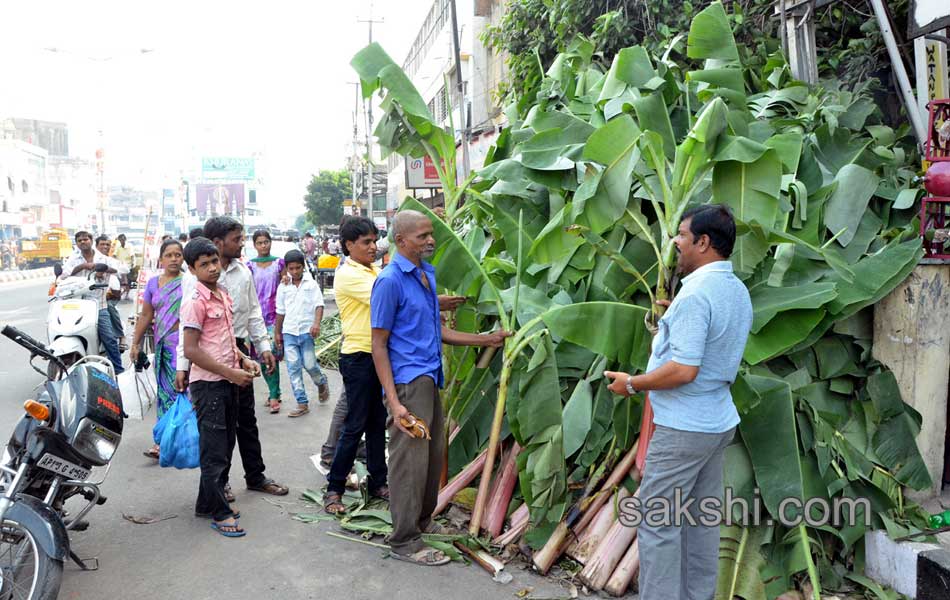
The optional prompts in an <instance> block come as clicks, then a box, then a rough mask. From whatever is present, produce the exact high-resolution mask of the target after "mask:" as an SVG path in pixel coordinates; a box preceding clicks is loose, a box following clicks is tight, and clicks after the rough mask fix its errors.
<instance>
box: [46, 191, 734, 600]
mask: <svg viewBox="0 0 950 600" xmlns="http://www.w3.org/2000/svg"><path fill="white" fill-rule="evenodd" d="M735 235H736V233H735V222H734V219H733V217H732V215H731V213H730V211H729V210H728V208H725V207H722V206H716V205H713V206H702V207H697V208H694V209H691V210H690V211H688V212H687V213H685V214H684V216H683V219H682V222H681V223H680V226H679V232H678V235H677V237H676V238H675V239H674V242H675V244H676V248H677V252H678V256H679V258H678V266H677V269H678V272H679V273H680V274H681V275H683V276H684V277H683V279H682V287H681V289H680V290H679V292H678V294H677V296H676V299H675V300H673V301H672V302H670V301H664V302H663V303H662V304H663V305H664V306H665V307H666V308H667V309H668V310H667V311H666V313H665V315H664V317H663V318H662V319H661V320H660V322H659V326H658V332H657V334H656V337H655V338H654V341H653V346H652V354H651V358H650V363H649V367H648V369H647V372H646V373H644V374H641V375H632V374H628V373H623V372H605V373H604V375H605V376H606V378H607V380H608V381H609V389H610V391H612V392H613V393H615V394H618V395H620V396H631V395H633V394H636V393H638V392H643V391H651V403H652V406H653V410H654V414H655V416H654V423H655V424H656V426H657V427H656V433H655V434H654V437H653V440H652V442H651V444H650V447H649V451H648V454H647V463H648V464H649V465H650V469H648V470H646V472H645V475H644V479H643V481H642V482H641V496H642V498H643V499H644V502H648V501H650V500H655V499H670V498H673V496H674V495H675V493H678V490H684V489H689V490H693V491H692V492H690V493H699V492H702V493H703V494H706V495H709V496H715V495H717V494H718V493H719V491H721V489H722V461H723V452H724V449H725V447H726V446H727V445H728V444H729V442H730V441H731V440H732V437H733V434H734V432H735V428H736V424H737V423H738V421H739V417H738V413H737V412H736V410H735V406H734V405H733V403H732V398H731V396H730V393H729V385H730V384H731V382H732V381H734V380H735V376H736V373H737V370H738V366H739V362H740V360H741V356H742V351H743V349H744V347H745V343H746V340H747V337H748V332H749V329H750V324H751V314H752V313H751V303H750V300H749V295H748V291H747V290H746V288H745V286H744V285H743V284H742V282H741V281H739V280H738V279H737V278H736V277H735V276H734V275H733V273H732V266H731V263H730V262H729V256H730V255H731V253H732V249H733V246H734V243H735ZM184 237H187V240H186V239H184ZM390 237H391V240H392V243H393V244H394V245H395V252H393V253H391V255H390V256H391V261H390V262H389V263H388V264H387V265H386V266H385V267H384V268H380V261H379V258H380V250H381V246H382V243H381V242H382V240H380V232H379V231H378V230H377V228H376V226H375V225H374V223H373V222H372V221H371V220H369V219H367V218H365V217H347V218H346V219H345V220H344V221H343V223H342V224H341V226H340V235H339V240H338V241H337V243H338V244H339V251H340V253H342V255H343V259H342V261H341V264H340V266H339V267H338V269H337V272H336V276H335V284H334V294H335V298H336V304H337V308H338V310H339V315H340V320H341V325H342V335H343V339H342V344H341V349H340V360H339V363H340V374H341V376H342V379H343V388H344V389H343V391H342V393H341V394H340V397H339V400H338V402H337V406H336V409H335V410H334V414H333V419H332V422H331V426H330V433H329V435H328V438H327V440H326V443H325V444H324V445H323V449H322V453H321V466H322V470H323V471H324V472H325V474H326V481H327V486H326V492H325V494H324V497H323V504H324V509H325V510H326V512H327V513H330V514H340V513H344V512H346V511H347V510H348V509H347V505H346V503H345V502H344V491H345V489H346V485H347V480H348V478H349V475H350V473H351V470H352V469H353V465H354V462H355V461H356V460H357V458H358V457H359V456H360V454H361V453H362V454H363V455H365V461H366V466H367V471H368V477H367V481H366V485H367V490H368V493H369V494H370V496H372V497H375V498H379V499H382V500H385V501H387V502H388V503H389V508H390V512H391V516H392V525H393V532H392V534H391V535H390V536H389V538H388V543H389V545H390V547H391V549H392V553H393V554H392V555H393V556H394V557H396V558H398V559H401V560H405V561H409V562H412V563H415V564H422V565H441V564H445V563H447V562H448V561H449V558H448V557H447V556H446V555H445V554H444V553H443V552H441V551H440V550H438V549H435V548H432V547H430V546H427V545H426V544H425V543H424V542H423V539H422V535H423V534H424V533H439V532H441V527H440V526H439V525H438V523H436V522H435V521H433V519H432V513H433V511H434V509H435V507H436V503H437V499H438V492H439V483H440V477H441V473H442V469H443V467H444V460H445V443H446V440H445V436H444V435H443V430H444V427H445V416H444V414H443V410H442V403H441V401H440V397H439V394H440V392H439V390H440V389H441V387H442V385H443V383H444V374H443V371H442V345H443V344H449V345H465V346H485V347H500V346H502V345H503V344H504V343H505V339H506V338H507V337H508V336H509V335H510V333H509V332H507V331H504V330H498V331H494V332H492V333H487V334H471V333H463V332H458V331H454V330H452V329H450V328H449V327H447V326H446V324H445V322H444V321H443V319H442V312H444V311H453V310H455V309H456V308H458V306H460V305H461V304H463V303H464V302H466V300H467V299H466V298H465V297H461V296H440V295H438V294H437V292H436V289H437V288H436V279H435V269H434V268H433V267H432V265H430V264H429V263H428V262H426V259H428V258H429V257H431V256H432V255H433V253H434V251H435V239H434V236H433V224H432V222H431V221H430V220H429V217H427V216H425V215H423V214H422V213H419V212H416V211H412V210H404V211H400V212H399V213H398V214H397V215H396V216H395V217H394V219H393V221H392V229H391V236H390ZM244 241H245V232H244V228H243V226H242V225H241V223H239V222H238V221H236V220H234V219H232V218H230V217H214V218H211V219H209V220H208V221H207V222H206V223H205V225H204V227H203V228H201V229H200V230H192V231H191V232H189V234H188V235H187V236H183V237H182V238H179V239H171V238H169V239H165V240H164V241H163V242H162V245H161V250H160V265H161V269H162V271H161V273H160V274H159V275H157V276H156V277H153V278H152V279H150V280H149V281H148V283H147V285H146V286H145V290H144V298H143V299H144V305H143V311H142V314H141V317H140V318H139V319H138V321H137V326H136V328H135V333H134V336H133V340H132V353H133V355H135V356H138V355H140V354H141V348H142V340H143V338H144V336H145V335H146V334H147V333H148V332H149V331H151V332H152V333H153V336H154V342H155V343H154V348H155V356H154V358H155V370H156V380H157V384H158V399H159V401H158V416H159V418H161V416H162V415H163V414H164V413H165V412H166V411H168V410H169V408H170V407H171V405H172V403H173V402H174V401H175V399H176V398H177V395H178V394H179V393H183V392H186V391H187V392H188V393H189V394H190V397H191V401H192V404H193V405H194V407H195V411H196V414H197V419H198V423H199V432H200V434H199V435H200V439H199V445H200V470H201V476H200V484H199V489H198V494H197V499H196V502H195V513H196V515H197V516H200V517H207V518H210V519H211V527H212V528H213V529H214V530H215V531H216V532H217V533H219V534H221V535H224V536H226V537H241V536H244V535H246V534H247V532H246V530H245V529H244V528H243V527H242V526H241V523H240V513H239V512H238V511H237V510H235V508H234V507H233V506H232V503H233V502H234V494H233V493H232V491H231V488H230V484H229V481H230V480H229V474H230V469H231V464H232V455H233V452H234V448H235V446H237V448H238V451H239V453H240V456H241V461H242V464H243V467H244V478H245V482H246V486H247V488H248V489H250V490H255V491H260V492H263V493H268V494H274V495H284V494H287V493H288V488H287V487H286V486H284V485H281V484H279V483H277V482H276V481H274V480H273V479H270V478H268V477H267V476H266V475H265V465H264V461H263V458H262V452H261V442H260V436H259V432H258V427H257V420H256V415H255V399H254V388H253V385H252V383H253V380H254V378H255V377H258V376H262V375H263V377H264V378H265V381H266V383H267V389H268V398H267V403H266V405H267V407H268V408H269V410H270V412H272V413H276V412H279V410H280V401H281V389H280V377H279V374H278V368H279V362H281V360H282V361H283V362H285V363H286V366H287V371H288V374H289V375H290V382H291V388H292V390H293V396H294V399H295V401H296V407H295V409H294V410H293V411H291V412H290V414H289V416H291V417H302V416H304V415H306V414H307V413H308V412H309V408H308V407H309V400H308V398H307V393H306V389H305V386H304V372H306V373H307V375H308V376H309V377H310V378H311V379H312V381H313V383H314V384H315V385H316V386H317V389H318V390H319V401H320V402H321V403H323V402H327V401H328V399H329V386H328V384H327V378H326V375H325V374H324V373H323V372H322V371H321V369H320V366H319V364H318V362H317V357H316V355H315V347H314V342H315V339H317V338H318V337H319V335H320V331H321V322H322V319H323V314H324V299H323V294H322V291H321V288H320V285H318V283H317V282H316V281H314V280H313V278H312V276H311V274H310V272H309V271H308V269H307V262H308V258H310V257H311V256H313V255H314V253H315V252H317V247H318V246H317V243H316V240H315V239H314V238H313V236H312V235H308V236H306V237H305V238H304V240H303V241H302V243H301V249H300V250H297V249H295V250H292V251H290V252H288V253H286V254H285V255H284V256H283V257H279V256H273V255H272V254H271V242H272V240H271V236H270V234H269V233H268V232H267V231H263V230H262V231H257V232H255V233H254V234H253V243H254V249H255V251H256V253H257V256H255V257H252V258H250V259H249V260H248V261H247V262H242V250H243V246H244ZM332 242H333V240H328V241H326V244H330V243H332ZM76 245H77V250H76V253H75V254H74V255H73V256H72V257H70V259H69V260H67V261H66V264H65V265H64V276H69V275H78V274H83V273H94V274H95V276H96V277H97V278H101V279H103V280H106V279H108V280H109V281H110V286H109V288H108V289H109V290H110V292H111V293H113V294H114V296H113V297H115V294H121V292H122V286H121V284H120V283H119V282H118V281H117V277H116V275H117V274H119V273H121V272H122V271H123V270H124V269H125V265H124V264H123V263H122V261H123V259H122V258H121V254H120V253H119V252H117V249H118V247H124V246H125V243H124V240H122V238H121V236H120V238H119V240H118V245H113V244H112V243H111V241H110V240H109V239H108V238H106V237H105V236H100V237H99V238H97V239H96V240H95V245H93V238H92V236H91V235H90V234H89V233H87V232H79V233H77V234H76ZM110 253H111V254H112V257H110V256H108V254H110ZM97 264H102V265H104V268H97V267H96V265H97ZM104 293H106V292H104ZM101 306H102V310H101V311H100V314H99V327H100V331H101V336H102V339H103V340H104V341H105V342H106V351H107V353H108V355H109V358H110V360H113V362H114V363H116V364H117V368H116V371H117V372H121V361H120V360H116V359H117V358H118V357H119V345H118V341H117V340H118V339H119V337H120V336H121V335H122V334H121V321H118V319H117V313H116V312H115V311H114V306H113V307H110V306H109V301H108V298H107V296H104V297H103V300H102V303H101ZM713 315H715V316H716V318H715V319H714V318H713ZM117 330H118V332H117ZM699 398H701V399H702V400H703V402H702V403H697V399H699ZM419 425H422V426H423V427H419ZM427 431H428V432H431V436H430V435H427V434H426V432H427ZM364 439H365V447H364V448H361V442H362V441H363V440H364ZM387 444H388V450H389V453H388V460H387V456H386V448H387ZM146 454H147V455H149V456H151V457H153V458H158V457H159V456H160V448H158V447H153V448H150V449H149V450H148V451H146ZM639 536H640V537H639V540H640V542H639V543H640V547H641V555H642V559H641V567H640V592H641V594H642V595H643V596H644V597H649V598H660V597H665V596H664V593H665V590H676V591H675V593H673V595H672V596H671V597H680V596H681V595H682V594H681V593H680V592H683V591H688V594H689V595H690V597H693V595H694V594H693V592H696V593H699V592H700V591H702V590H706V591H708V590H709V589H714V587H715V574H716V548H717V547H718V536H719V533H718V527H716V526H707V525H705V524H703V525H697V526H692V525H689V526H684V527H681V526H680V525H678V524H672V523H666V522H663V523H651V522H644V523H643V524H642V525H641V528H640V533H639ZM687 544H689V551H688V552H686V550H685V547H686V545H687ZM680 565H682V570H681V567H680ZM687 571H688V572H690V573H691V574H692V575H691V579H690V580H688V581H687V580H685V579H683V578H682V577H681V574H682V572H687ZM661 590H664V591H661ZM696 597H699V596H698V595H697V596H696Z"/></svg>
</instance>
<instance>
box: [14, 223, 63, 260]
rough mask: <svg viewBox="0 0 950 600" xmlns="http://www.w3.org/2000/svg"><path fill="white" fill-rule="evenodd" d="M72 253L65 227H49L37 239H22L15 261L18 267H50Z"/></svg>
mask: <svg viewBox="0 0 950 600" xmlns="http://www.w3.org/2000/svg"><path fill="white" fill-rule="evenodd" d="M72 253H73V241H72V238H70V237H69V233H68V232H67V231H66V230H65V229H50V230H49V231H45V232H43V234H42V235H41V236H40V239H38V240H23V241H22V242H21V249H20V254H19V256H17V263H18V264H19V266H20V268H27V269H34V268H37V267H51V266H53V265H54V264H56V263H61V262H63V261H64V260H66V259H67V258H69V255H70V254H72Z"/></svg>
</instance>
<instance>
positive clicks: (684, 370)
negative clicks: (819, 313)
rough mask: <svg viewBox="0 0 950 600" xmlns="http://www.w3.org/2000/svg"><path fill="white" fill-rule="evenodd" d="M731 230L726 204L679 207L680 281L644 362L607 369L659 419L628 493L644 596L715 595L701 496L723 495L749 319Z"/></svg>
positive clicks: (713, 556) (713, 546)
mask: <svg viewBox="0 0 950 600" xmlns="http://www.w3.org/2000/svg"><path fill="white" fill-rule="evenodd" d="M735 240H736V225H735V221H734V219H733V218H732V214H731V212H730V211H729V209H728V208H727V207H725V206H722V205H704V206H699V207H696V208H694V209H691V210H689V211H687V212H686V213H685V214H684V215H683V218H682V221H681V222H680V226H679V235H677V237H676V239H675V240H674V243H675V244H676V249H677V252H678V253H679V259H678V261H677V269H678V271H679V272H680V273H681V274H683V275H685V277H684V278H683V286H682V288H681V289H680V292H679V294H677V296H676V298H675V300H673V302H672V303H671V304H670V305H669V310H667V312H666V314H665V315H663V318H662V319H660V321H659V324H658V329H659V330H658V332H657V334H656V336H655V337H654V338H653V348H652V354H651V356H650V362H649V365H648V366H647V372H646V373H644V374H643V375H635V376H631V375H628V374H627V373H615V372H608V373H606V375H607V377H609V378H610V379H612V380H613V382H612V383H611V384H610V390H611V391H612V392H614V393H617V394H621V395H625V396H630V395H633V394H634V393H636V392H641V391H647V390H649V391H650V403H651V405H652V407H653V411H654V423H656V426H657V427H656V433H655V434H654V436H653V439H652V440H651V441H650V448H649V450H648V452H647V458H646V464H645V466H644V475H643V481H642V482H641V484H640V494H639V499H634V500H633V502H629V503H627V504H628V507H629V508H630V509H632V510H640V512H641V514H642V516H643V517H644V519H643V521H642V522H641V523H640V525H639V532H638V535H639V540H640V541H639V544H640V557H641V562H640V581H639V583H640V599H641V600H668V599H671V600H679V599H682V600H687V599H689V600H699V599H704V598H708V599H710V600H711V599H712V597H713V594H714V593H715V590H716V574H717V571H718V554H719V523H718V522H713V521H714V519H713V517H714V516H715V515H711V514H706V513H705V512H704V513H703V514H700V507H701V506H700V503H701V501H702V500H704V499H706V498H715V499H720V501H721V498H722V465H723V458H722V457H723V452H724V450H725V448H726V446H727V445H728V444H729V442H731V441H732V436H733V434H734V433H735V428H736V425H738V423H739V413H738V412H737V411H736V407H735V405H734V404H733V402H732V395H731V394H730V392H729V387H730V386H731V385H732V383H733V381H735V378H736V374H737V373H738V371H739V363H740V362H741V360H742V353H743V351H744V350H745V345H746V340H747V339H748V337H749V331H750V329H751V327H752V302H751V300H750V299H749V292H748V290H747V289H746V287H745V284H743V283H742V282H741V281H739V279H738V278H737V277H736V276H735V275H734V274H733V272H732V263H730V262H729V256H730V255H731V254H732V248H733V246H734V245H735ZM687 503H688V504H689V509H688V511H686V510H683V511H678V510H677V508H678V507H682V506H685V505H686V504H687ZM622 508H624V507H623V505H622ZM651 513H652V514H651ZM661 514H662V516H663V518H662V519H659V518H658V516H660V515H661ZM651 516H653V517H654V519H651ZM660 521H662V522H660ZM678 521H679V522H678ZM687 575H688V577H687Z"/></svg>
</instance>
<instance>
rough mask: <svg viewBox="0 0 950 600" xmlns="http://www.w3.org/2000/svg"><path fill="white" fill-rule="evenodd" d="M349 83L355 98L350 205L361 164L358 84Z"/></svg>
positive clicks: (355, 193)
mask: <svg viewBox="0 0 950 600" xmlns="http://www.w3.org/2000/svg"><path fill="white" fill-rule="evenodd" d="M351 85H353V86H355V92H356V98H355V102H354V103H353V149H352V150H353V154H352V155H351V156H350V190H351V192H350V202H352V203H353V204H352V206H351V208H352V207H353V206H356V202H357V195H358V192H357V190H356V174H357V172H360V173H362V171H363V166H362V165H361V164H360V158H359V146H360V142H359V118H360V84H359V82H355V83H354V82H351Z"/></svg>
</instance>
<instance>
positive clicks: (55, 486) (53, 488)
mask: <svg viewBox="0 0 950 600" xmlns="http://www.w3.org/2000/svg"><path fill="white" fill-rule="evenodd" d="M61 485H63V478H62V477H54V478H53V483H52V484H50V486H49V491H47V492H46V497H45V498H43V503H44V504H49V505H50V506H52V504H53V500H55V499H56V494H58V493H59V488H60V486H61Z"/></svg>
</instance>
